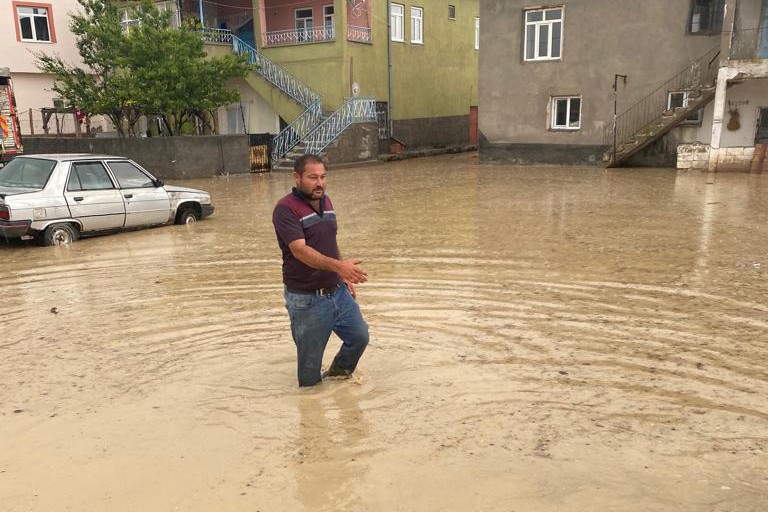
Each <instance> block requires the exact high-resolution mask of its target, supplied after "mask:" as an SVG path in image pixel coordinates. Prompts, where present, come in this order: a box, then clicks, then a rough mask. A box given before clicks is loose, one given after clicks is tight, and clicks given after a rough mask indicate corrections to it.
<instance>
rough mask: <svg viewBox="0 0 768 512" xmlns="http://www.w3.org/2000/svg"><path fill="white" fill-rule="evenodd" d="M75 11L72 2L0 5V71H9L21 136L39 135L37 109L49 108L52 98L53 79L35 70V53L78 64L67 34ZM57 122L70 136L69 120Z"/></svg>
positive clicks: (76, 5)
mask: <svg viewBox="0 0 768 512" xmlns="http://www.w3.org/2000/svg"><path fill="white" fill-rule="evenodd" d="M78 7H79V5H78V3H77V1H76V0H56V1H55V2H53V1H49V2H40V1H38V0H36V1H34V2H25V1H10V0H3V1H0V24H1V25H2V29H0V48H2V49H3V50H2V52H0V67H8V68H10V70H11V76H12V78H13V85H14V92H15V96H16V105H17V107H18V112H19V121H20V124H21V133H22V134H29V133H30V132H31V130H32V129H34V131H35V133H41V132H42V116H41V114H40V109H41V108H52V107H53V106H54V99H55V97H56V94H55V93H54V92H53V90H52V88H53V82H54V81H53V77H52V76H50V75H46V74H43V73H41V72H40V71H39V70H38V69H37V67H36V66H35V53H44V54H48V55H58V56H60V57H61V58H62V59H64V60H65V61H66V62H69V63H71V64H73V65H74V64H77V63H79V62H80V59H79V54H78V52H77V47H76V46H75V36H74V35H73V34H72V32H70V30H69V22H70V18H69V14H70V13H71V12H73V11H75V10H76V9H78ZM30 112H31V114H30ZM30 119H32V124H31V125H30ZM55 121H56V120H55V119H54V120H53V122H55ZM59 122H60V123H62V125H61V127H62V128H64V129H66V131H69V132H70V133H71V132H72V130H73V129H74V128H73V119H72V118H71V116H67V117H65V116H61V118H60V119H59Z"/></svg>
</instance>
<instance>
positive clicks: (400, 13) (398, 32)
mask: <svg viewBox="0 0 768 512" xmlns="http://www.w3.org/2000/svg"><path fill="white" fill-rule="evenodd" d="M389 13H390V18H391V19H390V20H389V22H390V25H391V27H392V32H391V34H390V38H391V39H392V40H393V41H403V40H404V39H403V17H404V14H405V6H404V5H401V4H390V7H389Z"/></svg>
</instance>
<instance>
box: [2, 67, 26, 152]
mask: <svg viewBox="0 0 768 512" xmlns="http://www.w3.org/2000/svg"><path fill="white" fill-rule="evenodd" d="M23 152H24V148H23V146H22V145H21V130H20V129H19V118H18V117H17V116H16V100H15V99H14V97H13V86H12V85H11V70H10V69H8V68H0V167H3V166H4V165H5V164H6V163H7V162H10V161H11V160H12V159H13V157H15V156H16V155H20V154H22V153H23Z"/></svg>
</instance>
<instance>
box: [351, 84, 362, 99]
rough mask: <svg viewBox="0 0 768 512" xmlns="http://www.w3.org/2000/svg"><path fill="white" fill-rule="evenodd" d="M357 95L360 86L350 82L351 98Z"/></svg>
mask: <svg viewBox="0 0 768 512" xmlns="http://www.w3.org/2000/svg"><path fill="white" fill-rule="evenodd" d="M358 94H360V84H358V83H357V82H352V96H357V95H358Z"/></svg>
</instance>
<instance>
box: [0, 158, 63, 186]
mask: <svg viewBox="0 0 768 512" xmlns="http://www.w3.org/2000/svg"><path fill="white" fill-rule="evenodd" d="M54 165H56V162H54V161H53V160H43V159H42V158H14V159H13V160H11V161H10V162H9V163H8V165H6V166H5V167H3V168H2V169H0V186H2V187H18V188H39V189H42V188H43V187H45V184H46V183H48V178H49V177H50V176H51V171H52V170H53V166H54Z"/></svg>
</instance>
